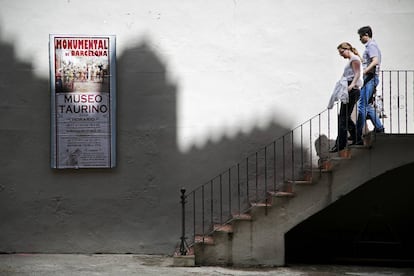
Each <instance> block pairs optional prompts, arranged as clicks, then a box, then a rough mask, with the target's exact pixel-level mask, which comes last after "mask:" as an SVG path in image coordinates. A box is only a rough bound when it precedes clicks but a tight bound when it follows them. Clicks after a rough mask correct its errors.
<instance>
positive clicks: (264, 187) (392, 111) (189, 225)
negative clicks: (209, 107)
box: [179, 70, 414, 255]
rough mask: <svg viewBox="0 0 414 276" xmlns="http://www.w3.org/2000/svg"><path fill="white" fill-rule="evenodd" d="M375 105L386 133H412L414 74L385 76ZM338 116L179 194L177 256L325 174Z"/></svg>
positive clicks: (329, 113) (325, 114)
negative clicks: (308, 176) (313, 174)
mask: <svg viewBox="0 0 414 276" xmlns="http://www.w3.org/2000/svg"><path fill="white" fill-rule="evenodd" d="M375 103H376V108H377V112H378V114H379V115H380V118H381V120H382V122H383V124H384V127H385V132H386V133H392V134H399V133H414V70H383V71H381V72H380V84H379V85H378V87H377V96H376V102H375ZM338 111H339V104H337V105H335V106H334V108H333V109H331V110H329V109H326V110H324V111H322V112H321V113H319V114H317V115H315V116H313V117H312V118H310V119H309V120H307V121H306V122H304V123H302V124H301V125H299V126H298V127H296V128H294V129H292V130H291V131H289V132H288V133H286V134H285V135H283V136H281V137H279V138H277V139H276V140H274V141H273V142H271V143H270V144H267V145H265V146H264V147H263V148H261V149H259V150H258V151H256V152H255V153H253V154H251V155H248V156H246V157H245V158H244V159H243V160H241V161H240V162H239V163H237V164H235V165H234V166H232V167H230V168H228V169H226V170H224V171H222V172H221V173H219V174H218V175H217V176H215V177H213V178H212V179H210V180H209V181H207V182H206V183H204V184H203V185H201V186H199V187H198V188H196V189H194V190H192V191H189V192H188V193H186V191H185V189H181V204H182V236H181V244H180V250H179V251H180V253H179V254H180V255H186V254H188V250H189V247H191V245H192V244H194V243H195V242H197V241H205V239H207V237H208V235H209V234H211V233H212V232H213V231H214V230H216V229H217V227H221V226H223V225H225V224H228V223H230V222H231V221H232V220H234V219H239V218H240V217H242V216H243V214H245V213H246V212H247V211H249V209H251V208H253V207H254V206H257V205H262V206H263V207H264V210H265V212H267V203H268V199H269V195H270V193H271V192H277V191H288V192H289V191H291V190H293V189H294V186H295V185H296V183H297V181H300V180H301V179H303V175H304V173H305V171H311V170H313V169H321V165H322V163H323V162H324V161H326V160H328V158H329V148H330V147H332V146H333V143H334V140H335V139H336V136H337V128H338V127H337V126H338V125H337V124H338V122H337V121H338V119H337V114H338ZM355 116H356V115H355ZM367 127H368V128H371V129H372V126H370V125H369V122H368V123H367ZM187 240H188V243H187Z"/></svg>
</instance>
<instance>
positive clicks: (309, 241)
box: [285, 164, 414, 266]
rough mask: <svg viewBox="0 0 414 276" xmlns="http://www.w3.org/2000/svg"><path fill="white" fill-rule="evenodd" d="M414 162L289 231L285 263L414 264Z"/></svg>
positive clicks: (383, 176)
mask: <svg viewBox="0 0 414 276" xmlns="http://www.w3.org/2000/svg"><path fill="white" fill-rule="evenodd" d="M413 170H414V164H409V165H406V166H403V167H400V168H398V169H395V170H392V171H388V172H386V173H384V174H383V175H381V176H378V177H376V178H374V179H372V180H370V181H369V182H367V183H365V184H364V185H362V186H360V187H359V188H357V189H355V190H354V191H353V192H351V193H349V194H348V195H346V196H344V197H343V198H341V199H339V200H338V201H337V202H335V203H334V204H332V205H331V206H330V207H328V208H326V209H324V210H322V211H321V212H319V213H317V214H315V215H314V216H312V217H310V218H309V219H307V220H306V221H304V222H302V223H300V224H299V225H297V226H296V227H295V228H293V229H292V230H290V231H289V232H288V233H287V234H286V239H285V240H286V242H285V246H286V263H287V264H293V263H313V264H316V263H318V264H326V263H330V264H367V265H395V266H412V265H414V251H413V250H412V248H414V236H413V233H414V212H413V210H414V201H413V199H412V195H413V194H414V186H413V185H412V181H409V179H411V177H412V171H413Z"/></svg>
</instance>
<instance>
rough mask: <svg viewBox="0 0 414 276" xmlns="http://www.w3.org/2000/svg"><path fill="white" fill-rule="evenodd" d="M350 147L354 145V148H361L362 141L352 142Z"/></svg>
mask: <svg viewBox="0 0 414 276" xmlns="http://www.w3.org/2000/svg"><path fill="white" fill-rule="evenodd" d="M352 145H355V146H363V145H364V141H362V140H359V141H354V142H353V143H352Z"/></svg>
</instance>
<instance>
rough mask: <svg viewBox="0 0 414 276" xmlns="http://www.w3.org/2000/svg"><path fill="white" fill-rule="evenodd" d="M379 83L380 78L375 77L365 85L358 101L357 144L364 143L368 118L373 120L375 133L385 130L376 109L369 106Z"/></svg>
mask: <svg viewBox="0 0 414 276" xmlns="http://www.w3.org/2000/svg"><path fill="white" fill-rule="evenodd" d="M378 82H379V80H378V76H377V75H375V77H373V78H372V79H371V80H369V81H368V82H367V83H364V86H363V87H362V88H361V94H360V97H359V100H358V120H357V142H359V141H362V129H363V128H364V126H365V122H366V120H367V116H368V117H369V118H370V119H371V121H372V123H373V125H374V127H375V131H378V132H380V131H383V130H384V127H383V125H382V123H381V121H380V119H379V118H378V115H377V113H376V112H375V108H374V107H373V106H372V105H371V104H369V99H370V98H371V97H372V94H373V93H374V91H375V88H376V87H377V85H378Z"/></svg>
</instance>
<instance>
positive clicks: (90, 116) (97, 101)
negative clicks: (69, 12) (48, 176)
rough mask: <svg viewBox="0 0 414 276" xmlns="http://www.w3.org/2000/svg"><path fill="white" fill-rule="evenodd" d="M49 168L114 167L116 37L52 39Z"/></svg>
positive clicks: (65, 36) (59, 37)
mask: <svg viewBox="0 0 414 276" xmlns="http://www.w3.org/2000/svg"><path fill="white" fill-rule="evenodd" d="M49 43H50V44H49V52H50V83H51V89H50V90H51V136H52V137H51V138H52V143H51V153H52V154H51V166H52V168H58V169H64V168H76V169H77V168H113V167H115V165H116V164H115V163H116V162H115V161H116V140H115V138H116V125H115V122H116V117H115V107H116V83H115V69H116V65H115V60H116V54H115V36H104V35H102V36H95V35H94V36H90V35H88V36H81V35H50V41H49Z"/></svg>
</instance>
